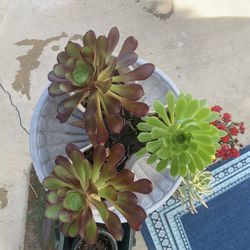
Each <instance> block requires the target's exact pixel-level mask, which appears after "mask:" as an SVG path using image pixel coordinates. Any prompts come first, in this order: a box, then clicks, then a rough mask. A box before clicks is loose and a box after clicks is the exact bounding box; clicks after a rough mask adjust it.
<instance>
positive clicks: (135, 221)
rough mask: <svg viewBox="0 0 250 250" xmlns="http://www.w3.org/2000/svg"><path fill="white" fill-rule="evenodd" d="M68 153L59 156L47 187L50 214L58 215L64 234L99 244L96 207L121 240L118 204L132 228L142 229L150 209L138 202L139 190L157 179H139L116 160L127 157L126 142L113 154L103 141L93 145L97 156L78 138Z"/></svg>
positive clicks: (145, 190) (146, 189)
mask: <svg viewBox="0 0 250 250" xmlns="http://www.w3.org/2000/svg"><path fill="white" fill-rule="evenodd" d="M66 152H67V154H68V157H69V159H68V158H66V157H64V156H58V157H57V159H56V161H55V164H56V165H55V167H54V170H53V172H52V173H51V174H50V176H48V177H47V178H45V179H44V181H43V186H44V187H45V188H47V189H48V191H47V195H46V200H47V208H46V211H45V215H46V217H47V218H49V219H59V221H60V229H61V232H62V233H63V234H64V235H65V236H70V237H76V236H77V235H79V236H80V237H82V238H84V239H85V240H86V241H87V242H88V243H89V244H94V243H95V242H96V239H97V236H98V228H97V225H96V222H95V218H94V216H93V209H94V208H95V209H96V210H97V211H98V213H99V215H100V217H101V219H102V220H103V222H104V223H105V224H106V227H107V229H108V231H109V232H110V233H111V234H112V235H113V237H114V238H115V239H116V240H122V238H123V234H124V231H123V227H122V224H121V221H120V219H119V217H118V216H117V215H116V213H114V212H113V211H111V209H110V208H109V206H110V205H112V206H113V207H115V208H116V209H117V210H118V211H119V212H120V213H121V214H122V215H123V216H124V217H125V218H126V220H127V221H128V223H129V225H130V226H131V228H133V230H139V229H140V225H141V224H142V222H143V221H144V220H145V219H146V217H147V215H146V212H145V211H144V209H143V208H142V207H140V206H139V205H138V199H137V197H136V195H135V194H134V192H138V193H143V194H148V193H150V192H151V191H152V183H151V182H150V181H149V180H148V179H140V180H134V177H135V176H134V173H133V172H131V171H130V170H128V169H124V170H122V171H120V172H118V171H117V169H116V166H117V164H118V163H119V162H120V161H121V160H122V159H123V158H124V147H123V145H122V144H115V145H114V146H113V147H112V148H111V149H110V153H109V155H107V150H106V148H105V147H104V146H103V145H99V146H97V147H96V148H95V149H94V152H93V162H90V161H88V160H87V159H85V157H84V154H83V153H82V152H81V151H80V150H79V149H78V148H77V147H76V146H75V145H73V144H69V145H68V146H67V147H66Z"/></svg>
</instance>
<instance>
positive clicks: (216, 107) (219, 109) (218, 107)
mask: <svg viewBox="0 0 250 250" xmlns="http://www.w3.org/2000/svg"><path fill="white" fill-rule="evenodd" d="M211 110H212V111H214V112H218V113H220V112H221V110H222V107H220V106H219V105H215V106H213V107H212V108H211Z"/></svg>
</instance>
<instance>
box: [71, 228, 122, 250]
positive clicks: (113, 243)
mask: <svg viewBox="0 0 250 250" xmlns="http://www.w3.org/2000/svg"><path fill="white" fill-rule="evenodd" d="M100 234H103V235H105V236H107V238H108V239H109V241H110V242H111V245H112V249H110V250H118V246H117V242H116V240H115V238H114V237H113V236H112V235H111V234H110V233H109V232H108V231H107V230H106V229H104V228H100V227H99V228H98V235H100ZM81 240H83V239H81V238H78V239H77V240H76V241H75V243H74V246H73V250H77V249H76V248H77V246H78V244H79V243H80V241H81Z"/></svg>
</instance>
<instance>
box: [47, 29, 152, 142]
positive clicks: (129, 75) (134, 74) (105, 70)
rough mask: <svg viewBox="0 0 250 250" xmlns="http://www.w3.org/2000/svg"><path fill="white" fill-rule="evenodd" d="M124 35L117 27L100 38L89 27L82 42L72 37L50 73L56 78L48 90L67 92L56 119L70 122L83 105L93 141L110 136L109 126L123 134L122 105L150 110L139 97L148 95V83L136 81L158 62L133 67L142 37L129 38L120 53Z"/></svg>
mask: <svg viewBox="0 0 250 250" xmlns="http://www.w3.org/2000/svg"><path fill="white" fill-rule="evenodd" d="M119 36H120V34H119V31H118V29H117V28H116V27H114V28H112V29H111V30H110V32H109V34H108V36H107V37H106V36H103V35H101V36H99V37H96V34H95V33H94V31H92V30H90V31H88V32H87V33H86V34H85V35H84V36H83V46H81V45H79V44H77V43H73V42H71V41H69V42H68V44H67V46H66V47H65V51H63V52H60V53H59V54H58V56H57V62H58V63H57V64H56V65H55V66H54V68H53V70H52V71H51V72H50V73H49V75H48V79H49V80H50V81H51V85H50V86H49V94H50V95H51V96H60V95H65V99H64V100H63V101H62V102H61V103H60V104H59V105H58V110H57V111H58V114H57V118H58V119H59V120H60V122H65V121H67V120H68V118H69V117H70V116H71V114H72V113H73V111H74V110H75V108H76V107H77V106H78V105H83V106H84V108H86V112H85V115H84V120H83V121H82V122H81V123H80V124H78V126H84V127H85V129H86V131H87V132H88V134H89V136H90V139H91V142H92V144H94V145H98V144H100V143H105V142H106V140H107V139H108V132H107V129H106V125H107V127H108V128H109V130H110V131H112V132H115V133H120V131H121V129H122V127H123V120H122V117H121V115H120V111H121V108H122V107H123V108H125V109H126V110H128V111H129V112H131V113H133V114H134V115H136V116H139V117H141V116H144V115H145V114H147V112H148V106H147V105H146V104H145V103H142V102H138V100H139V99H140V98H141V97H142V96H143V95H144V91H143V88H142V86H141V85H139V84H136V83H134V81H137V80H144V79H146V78H148V77H149V76H150V75H151V74H152V73H153V71H154V65H153V64H150V63H146V64H144V65H141V66H139V67H138V68H136V69H134V70H130V71H128V70H127V69H128V67H129V66H131V65H133V64H134V63H135V62H136V61H137V58H138V56H137V54H136V53H135V52H134V51H135V49H136V48H137V45H138V42H137V40H136V39H135V38H134V37H132V36H130V37H128V38H127V39H126V40H125V42H124V43H123V46H122V48H121V50H120V52H119V54H118V56H113V55H112V53H113V51H114V49H115V47H116V45H117V43H118V41H119ZM125 69H126V70H125ZM128 82H130V83H129V84H127V83H128ZM104 117H105V118H106V123H105V122H104V119H103V118H104Z"/></svg>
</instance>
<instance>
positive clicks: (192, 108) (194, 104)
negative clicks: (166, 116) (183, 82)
mask: <svg viewBox="0 0 250 250" xmlns="http://www.w3.org/2000/svg"><path fill="white" fill-rule="evenodd" d="M199 108H200V103H199V101H198V100H191V101H190V102H189V103H188V105H187V107H186V110H185V117H191V116H193V115H194V114H195V113H196V112H197V111H198V109H199Z"/></svg>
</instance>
